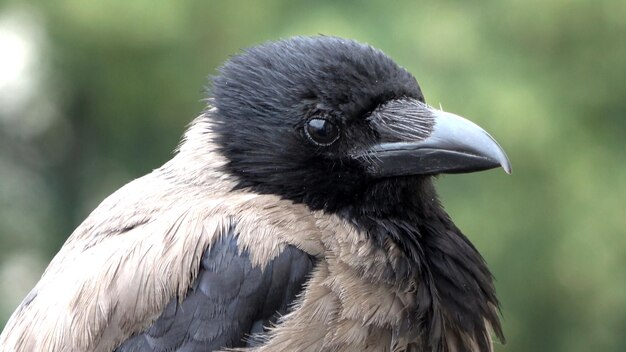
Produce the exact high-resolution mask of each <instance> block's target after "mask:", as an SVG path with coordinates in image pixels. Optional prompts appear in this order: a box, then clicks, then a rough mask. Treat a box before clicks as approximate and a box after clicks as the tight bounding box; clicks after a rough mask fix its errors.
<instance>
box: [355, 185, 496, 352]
mask: <svg viewBox="0 0 626 352" xmlns="http://www.w3.org/2000/svg"><path fill="white" fill-rule="evenodd" d="M369 197H370V199H367V200H364V202H361V203H360V204H363V205H359V206H357V207H354V208H352V209H349V210H346V213H345V214H344V215H346V216H349V217H350V218H351V219H352V222H353V223H355V224H357V226H358V227H360V230H361V232H362V233H365V234H366V235H367V236H368V237H369V238H370V241H371V243H372V244H374V245H376V246H380V248H382V249H383V250H386V249H387V248H388V246H387V245H386V241H389V240H391V241H393V243H395V244H396V246H397V247H398V248H400V249H401V253H402V254H401V256H403V257H404V258H402V260H394V261H393V262H395V263H396V267H395V268H394V269H393V270H387V271H386V273H388V274H389V275H392V276H394V277H389V278H383V279H387V280H388V281H395V282H408V281H410V279H414V281H415V282H418V283H419V284H418V288H417V290H416V296H417V297H416V298H417V302H418V304H417V307H416V310H415V312H414V315H415V321H416V322H417V324H416V328H417V329H420V330H422V331H423V330H424V329H425V330H427V331H429V334H428V336H429V337H428V339H427V340H428V341H427V343H428V344H429V345H430V347H432V348H433V350H434V351H439V348H443V347H442V346H443V345H445V344H447V343H446V340H449V339H452V340H457V341H459V342H458V343H462V344H463V345H464V344H473V343H475V344H477V346H479V347H481V348H480V350H481V351H483V350H484V351H488V350H489V348H488V347H487V346H489V345H490V337H489V334H490V333H489V331H488V329H489V326H491V327H492V329H493V330H494V332H495V333H496V335H497V336H498V337H499V338H500V339H501V340H502V339H503V338H502V331H501V329H500V322H499V319H498V306H499V303H498V301H497V298H496V295H495V288H494V285H493V278H492V275H491V273H490V272H489V270H488V268H487V266H486V264H485V262H484V260H483V258H482V256H481V255H480V253H479V252H478V251H477V250H476V248H475V247H474V246H473V245H472V244H471V243H470V241H469V240H468V239H467V237H465V236H464V235H463V233H461V231H460V230H459V229H458V228H457V227H456V226H455V225H454V223H453V222H452V221H451V220H450V218H449V216H448V215H447V214H446V212H445V211H444V210H443V208H442V207H441V205H440V203H439V200H438V198H437V195H436V192H435V190H434V187H433V184H432V182H431V181H430V180H428V181H423V180H422V181H406V182H404V181H403V182H400V184H397V183H396V184H394V185H391V186H386V185H381V186H380V187H378V188H377V189H373V190H371V191H370V192H369ZM388 255H389V256H390V257H391V256H393V255H397V254H391V253H388ZM397 263H402V264H400V265H399V266H398V264H397ZM468 339H471V341H469V340H468ZM466 340H467V341H466ZM463 341H466V342H463ZM459 347H461V345H459ZM482 347H484V348H482ZM460 350H464V349H460ZM468 350H469V349H468Z"/></svg>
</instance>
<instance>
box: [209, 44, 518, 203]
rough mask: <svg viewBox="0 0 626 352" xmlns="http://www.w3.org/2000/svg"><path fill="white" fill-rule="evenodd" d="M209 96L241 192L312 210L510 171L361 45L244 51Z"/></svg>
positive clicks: (493, 150)
mask: <svg viewBox="0 0 626 352" xmlns="http://www.w3.org/2000/svg"><path fill="white" fill-rule="evenodd" d="M212 93H213V104H214V106H215V107H216V108H217V111H216V113H215V116H214V119H215V122H216V123H215V126H214V133H215V139H216V144H217V145H218V147H219V148H220V151H221V153H222V154H223V155H224V156H225V157H226V159H227V160H228V164H227V172H229V173H230V174H233V175H235V176H236V178H237V179H238V180H239V186H240V187H249V188H252V189H254V190H255V191H257V192H261V193H271V194H278V195H280V196H282V197H284V198H288V199H292V200H294V201H296V202H302V203H305V204H307V205H309V206H310V207H311V208H314V209H327V210H334V209H339V208H341V207H344V206H349V205H353V204H354V203H357V202H361V201H363V200H364V198H363V197H367V194H368V193H378V196H377V198H381V197H382V198H385V197H386V196H385V194H387V192H389V191H390V190H391V189H402V188H403V187H396V186H397V185H398V184H405V185H406V184H412V185H417V184H423V183H424V181H426V182H429V180H430V178H431V176H432V175H436V174H440V173H460V172H472V171H479V170H485V169H490V168H494V167H497V166H502V167H503V168H504V169H505V170H506V171H507V172H509V171H510V164H509V162H508V160H507V157H506V155H505V154H504V151H503V150H502V149H501V148H500V146H499V145H498V144H497V143H496V141H495V140H494V139H493V138H492V137H491V136H490V135H489V134H488V133H487V132H485V131H484V130H483V129H481V128H480V127H478V126H477V125H475V124H473V123H472V122H469V121H468V120H465V119H463V118H461V117H459V116H456V115H453V114H450V113H446V112H443V111H440V110H436V109H433V108H431V107H430V106H428V105H426V104H425V101H424V96H423V95H422V92H421V89H420V87H419V85H418V83H417V81H416V80H415V78H414V77H413V76H412V75H411V74H410V73H409V72H408V71H407V70H405V69H404V68H402V67H400V66H399V65H398V64H396V63H395V62H394V61H393V60H391V59H390V58H389V57H388V56H386V55H385V54H384V53H383V52H381V51H380V50H377V49H375V48H372V47H371V46H368V45H363V44H360V43H357V42H355V41H351V40H346V39H340V38H335V37H326V36H318V37H296V38H292V39H287V40H282V41H278V42H270V43H266V44H263V45H260V46H256V47H253V48H251V49H247V50H246V51H245V52H244V53H243V54H241V55H238V56H235V57H233V58H231V59H230V60H229V61H228V62H227V63H226V64H225V65H224V66H223V67H222V68H221V69H220V74H219V75H218V76H217V77H215V78H214V80H213V89H212ZM390 186H393V187H390ZM404 191H406V190H404ZM392 201H393V199H392Z"/></svg>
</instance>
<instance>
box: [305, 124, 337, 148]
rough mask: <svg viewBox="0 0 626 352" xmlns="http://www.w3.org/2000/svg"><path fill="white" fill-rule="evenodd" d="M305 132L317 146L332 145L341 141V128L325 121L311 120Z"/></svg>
mask: <svg viewBox="0 0 626 352" xmlns="http://www.w3.org/2000/svg"><path fill="white" fill-rule="evenodd" d="M304 131H305V132H306V135H307V137H309V139H310V140H311V141H313V143H315V144H317V145H323V146H327V145H331V144H333V143H334V142H335V141H336V140H337V139H339V128H338V127H337V126H336V125H335V124H334V123H332V122H330V121H328V120H325V119H310V120H309V121H307V123H306V126H305V127H304Z"/></svg>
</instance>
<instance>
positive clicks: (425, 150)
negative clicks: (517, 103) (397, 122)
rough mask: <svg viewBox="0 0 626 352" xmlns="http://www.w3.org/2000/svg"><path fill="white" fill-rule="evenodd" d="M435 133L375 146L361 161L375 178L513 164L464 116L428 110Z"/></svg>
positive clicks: (504, 167)
mask: <svg viewBox="0 0 626 352" xmlns="http://www.w3.org/2000/svg"><path fill="white" fill-rule="evenodd" d="M428 110H429V112H430V114H431V116H432V117H433V119H434V126H433V132H432V133H431V134H430V135H429V136H428V137H426V138H425V139H422V140H419V141H398V142H387V143H380V144H377V145H374V146H373V147H371V148H369V149H368V150H365V151H363V153H361V154H360V156H359V157H358V159H359V160H360V161H361V162H362V163H365V164H367V165H364V166H365V167H366V169H367V170H368V172H369V173H370V174H371V175H372V176H374V177H390V176H407V175H434V174H440V173H450V174H452V173H468V172H475V171H482V170H488V169H492V168H496V167H500V166H501V167H502V168H503V169H504V171H505V172H506V173H508V174H510V173H511V163H510V162H509V159H508V157H507V156H506V154H505V152H504V150H503V149H502V147H500V145H499V144H498V142H496V140H495V139H494V138H493V137H491V135H489V133H487V132H486V131H485V130H483V129H482V128H480V127H479V126H478V125H476V124H475V123H473V122H471V121H469V120H467V119H464V118H462V117H460V116H457V115H454V114H451V113H448V112H445V111H441V110H436V109H432V108H428Z"/></svg>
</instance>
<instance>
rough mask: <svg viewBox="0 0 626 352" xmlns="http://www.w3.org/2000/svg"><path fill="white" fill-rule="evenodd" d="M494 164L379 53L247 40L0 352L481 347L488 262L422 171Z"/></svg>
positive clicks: (21, 313) (59, 266)
mask: <svg viewBox="0 0 626 352" xmlns="http://www.w3.org/2000/svg"><path fill="white" fill-rule="evenodd" d="M499 166H501V167H502V168H504V170H505V171H506V172H510V170H511V166H510V164H509V161H508V159H507V156H506V155H505V153H504V151H503V150H502V148H500V146H499V145H498V143H497V142H496V141H495V140H494V139H493V138H492V137H491V136H490V135H489V134H488V133H487V132H485V131H484V130H483V129H481V128H480V127H478V126H477V125H475V124H473V123H472V122H469V121H468V120H465V119H463V118H461V117H459V116H456V115H453V114H451V113H447V112H443V111H441V110H437V109H434V108H432V107H430V106H428V105H427V104H426V103H425V101H424V96H423V95H422V92H421V89H420V87H419V85H418V83H417V81H416V80H415V78H414V77H413V76H412V75H411V74H410V73H409V72H408V71H407V70H405V69H404V68H402V67H400V66H399V65H397V64H396V63H395V62H394V61H392V60H391V59H390V58H389V57H388V56H386V55H385V54H384V53H382V52H381V51H380V50H377V49H375V48H372V47H371V46H368V45H364V44H360V43H358V42H355V41H352V40H347V39H341V38H335V37H326V36H316V37H295V38H291V39H287V40H281V41H277V42H270V43H266V44H262V45H260V46H257V47H253V48H251V49H247V50H245V51H244V52H243V53H241V54H240V55H238V56H235V57H233V58H231V59H230V60H229V61H228V62H226V63H225V64H224V65H223V66H222V67H221V69H220V70H219V75H217V76H216V77H215V78H213V82H212V92H211V97H210V98H209V99H208V107H207V109H206V110H205V111H204V112H203V113H202V114H201V115H200V116H199V117H198V118H196V119H195V120H194V121H193V123H192V124H191V126H190V127H189V129H188V130H187V132H186V133H185V136H184V138H183V141H182V143H181V144H180V146H179V148H178V152H177V154H176V155H175V156H174V157H173V158H172V159H171V160H170V161H169V162H167V163H166V164H165V165H163V166H162V167H161V168H159V169H157V170H154V171H153V172H152V173H150V174H148V175H146V176H143V177H141V178H139V179H137V180H135V181H132V182H130V183H129V184H127V185H125V186H124V187H122V188H121V189H119V190H118V191H117V192H115V193H113V194H112V195H111V196H109V197H108V198H107V199H106V200H104V201H103V202H102V204H100V205H99V206H98V207H97V208H96V209H95V210H94V211H93V212H92V213H91V214H90V215H89V217H87V219H86V220H85V221H84V222H83V223H82V224H81V225H80V226H79V227H78V228H77V229H76V230H75V231H74V233H73V234H72V235H71V236H70V237H69V239H68V240H67V242H66V243H65V244H64V246H63V247H62V248H61V250H60V251H59V253H58V254H57V255H56V256H55V257H54V259H53V260H52V262H51V263H50V265H49V266H48V268H47V269H46V271H45V273H44V274H43V276H42V278H41V280H40V281H39V282H38V283H37V285H36V286H35V287H34V288H33V290H32V291H31V292H30V293H29V294H28V296H27V297H26V298H25V299H24V301H23V302H22V303H21V305H20V306H19V307H18V308H17V310H16V311H15V312H14V313H13V315H12V317H11V319H10V320H9V322H8V323H7V325H6V327H5V328H4V331H3V333H2V335H1V336H0V346H1V347H0V350H2V351H120V352H123V351H218V350H220V351H221V350H232V349H236V350H239V351H254V352H265V351H435V352H444V351H445V352H456V351H459V352H460V351H491V350H492V338H491V336H492V334H494V335H495V336H496V337H497V338H498V339H499V340H501V341H502V340H503V334H502V330H501V327H500V322H499V304H498V300H497V298H496V295H495V290H494V285H493V279H492V275H491V273H490V272H489V270H488V268H487V266H486V264H485V262H484V260H483V258H482V257H481V255H480V254H479V253H478V251H477V250H476V248H475V247H474V246H473V245H472V244H471V243H470V242H469V240H468V239H467V238H466V237H465V236H464V235H463V234H462V233H461V231H460V230H459V229H458V228H457V227H456V226H455V225H454V223H453V222H452V221H451V220H450V217H449V216H448V215H447V214H446V212H445V211H444V210H443V208H442V206H441V204H440V202H439V199H438V197H437V193H436V192H435V188H434V185H433V177H434V176H436V175H438V174H441V173H464V172H473V171H480V170H486V169H491V168H495V167H499Z"/></svg>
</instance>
